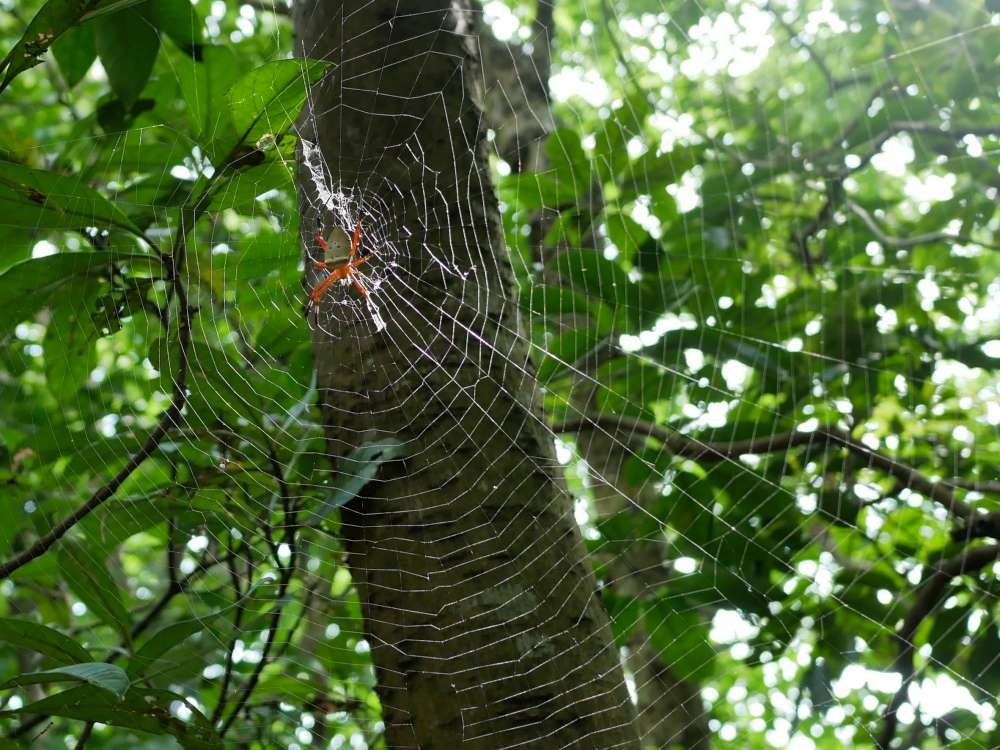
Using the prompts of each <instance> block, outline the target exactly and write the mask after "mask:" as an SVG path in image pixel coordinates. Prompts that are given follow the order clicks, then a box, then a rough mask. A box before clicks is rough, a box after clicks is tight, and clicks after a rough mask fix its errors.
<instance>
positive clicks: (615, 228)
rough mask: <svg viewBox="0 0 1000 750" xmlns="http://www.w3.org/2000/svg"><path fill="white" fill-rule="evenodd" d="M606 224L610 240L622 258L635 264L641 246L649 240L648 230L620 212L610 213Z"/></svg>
mask: <svg viewBox="0 0 1000 750" xmlns="http://www.w3.org/2000/svg"><path fill="white" fill-rule="evenodd" d="M605 223H606V224H607V227H608V239H610V240H611V241H612V242H613V243H614V245H615V247H617V248H618V252H619V254H620V257H622V258H623V259H624V260H626V261H627V262H629V263H634V262H635V257H636V254H637V253H638V252H639V245H641V244H642V243H643V242H645V241H646V240H647V239H648V238H649V235H648V234H647V233H646V230H645V229H643V228H642V226H641V225H640V224H639V222H637V221H636V220H635V219H633V218H632V217H631V216H628V215H626V214H623V213H621V212H618V211H613V212H609V213H608V214H607V216H606V218H605Z"/></svg>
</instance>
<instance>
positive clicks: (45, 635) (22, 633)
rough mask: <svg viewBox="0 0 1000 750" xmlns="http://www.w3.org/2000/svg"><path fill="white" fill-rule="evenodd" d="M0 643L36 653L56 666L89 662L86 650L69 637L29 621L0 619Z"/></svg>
mask: <svg viewBox="0 0 1000 750" xmlns="http://www.w3.org/2000/svg"><path fill="white" fill-rule="evenodd" d="M0 641H4V642H6V643H9V644H11V645H12V646H16V647H18V648H27V649H31V650H32V651H37V652H38V653H40V654H44V655H45V656H47V657H49V658H50V659H52V661H54V662H56V663H57V664H75V663H82V662H89V661H90V658H91V657H90V654H89V653H87V650H86V649H85V648H84V647H83V646H81V645H80V644H78V643H77V642H76V641H74V640H73V639H72V638H70V637H69V636H65V635H63V634H62V633H60V632H59V631H58V630H53V629H52V628H50V627H46V626H45V625H41V624H39V623H37V622H30V621H29V620H15V619H9V618H2V619H0Z"/></svg>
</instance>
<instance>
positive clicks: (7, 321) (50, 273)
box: [0, 253, 110, 340]
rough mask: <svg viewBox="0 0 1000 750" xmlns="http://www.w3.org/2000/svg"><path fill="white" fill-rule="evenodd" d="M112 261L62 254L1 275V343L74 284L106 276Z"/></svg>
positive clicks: (28, 262)
mask: <svg viewBox="0 0 1000 750" xmlns="http://www.w3.org/2000/svg"><path fill="white" fill-rule="evenodd" d="M109 260H110V258H109V257H108V256H107V255H104V254H100V253H60V254H58V255H49V256H46V257H44V258H32V259H31V260H26V261H24V262H23V263H18V264H17V265H14V266H11V267H10V268H9V269H7V271H5V272H4V273H3V274H0V299H3V305H0V340H3V339H4V338H6V337H7V336H8V335H9V334H10V333H11V332H12V331H13V330H14V327H15V326H16V325H17V324H18V323H20V322H21V321H23V320H26V319H27V318H29V317H31V315H33V314H34V313H35V312H37V311H38V310H40V309H41V308H43V307H45V305H46V304H47V303H48V301H49V299H50V298H51V297H52V296H53V295H54V294H56V292H63V291H64V287H65V286H66V285H67V284H68V283H69V282H71V281H72V280H74V279H78V278H83V277H100V276H106V275H107V274H108V268H109V266H108V261H109ZM77 302H79V300H77Z"/></svg>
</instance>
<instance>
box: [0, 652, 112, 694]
mask: <svg viewBox="0 0 1000 750" xmlns="http://www.w3.org/2000/svg"><path fill="white" fill-rule="evenodd" d="M67 680H73V681H75V682H86V683H88V684H90V685H93V686H94V687H96V688H100V689H101V690H107V691H108V692H110V693H113V694H114V695H116V696H118V697H119V698H120V697H122V696H123V695H125V691H126V690H128V686H129V679H128V676H127V675H126V674H125V672H124V670H123V669H122V668H121V667H116V666H115V665H114V664H108V663H107V662H103V661H91V662H84V663H82V664H67V665H65V666H62V667H56V668H55V669H46V670H44V671H42V672H27V673H25V674H19V675H17V676H16V677H12V678H11V679H9V680H7V682H5V683H3V684H2V685H0V689H5V688H11V687H17V686H20V685H44V684H48V683H52V682H66V681H67Z"/></svg>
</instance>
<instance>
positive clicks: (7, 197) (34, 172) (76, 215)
mask: <svg viewBox="0 0 1000 750" xmlns="http://www.w3.org/2000/svg"><path fill="white" fill-rule="evenodd" d="M0 224H10V225H13V226H17V227H30V228H32V229H37V228H39V227H42V228H45V229H79V228H83V227H98V228H102V227H118V228H120V229H125V230H127V231H130V232H134V233H138V232H139V229H138V227H136V226H135V225H134V224H133V223H132V221H131V220H130V219H129V218H128V216H126V215H125V214H124V213H122V211H121V210H120V209H118V208H117V207H116V206H115V205H114V204H112V203H111V202H110V201H108V200H107V199H106V198H104V197H103V196H102V195H101V194H100V193H98V192H97V191H96V190H94V189H93V188H91V187H89V186H88V185H86V184H84V183H83V182H82V181H81V180H80V179H79V178H78V177H70V176H67V175H60V174H55V173H53V172H46V171H44V170H39V169H31V168H30V167H25V166H22V165H21V164H15V163H13V162H9V161H0Z"/></svg>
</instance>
